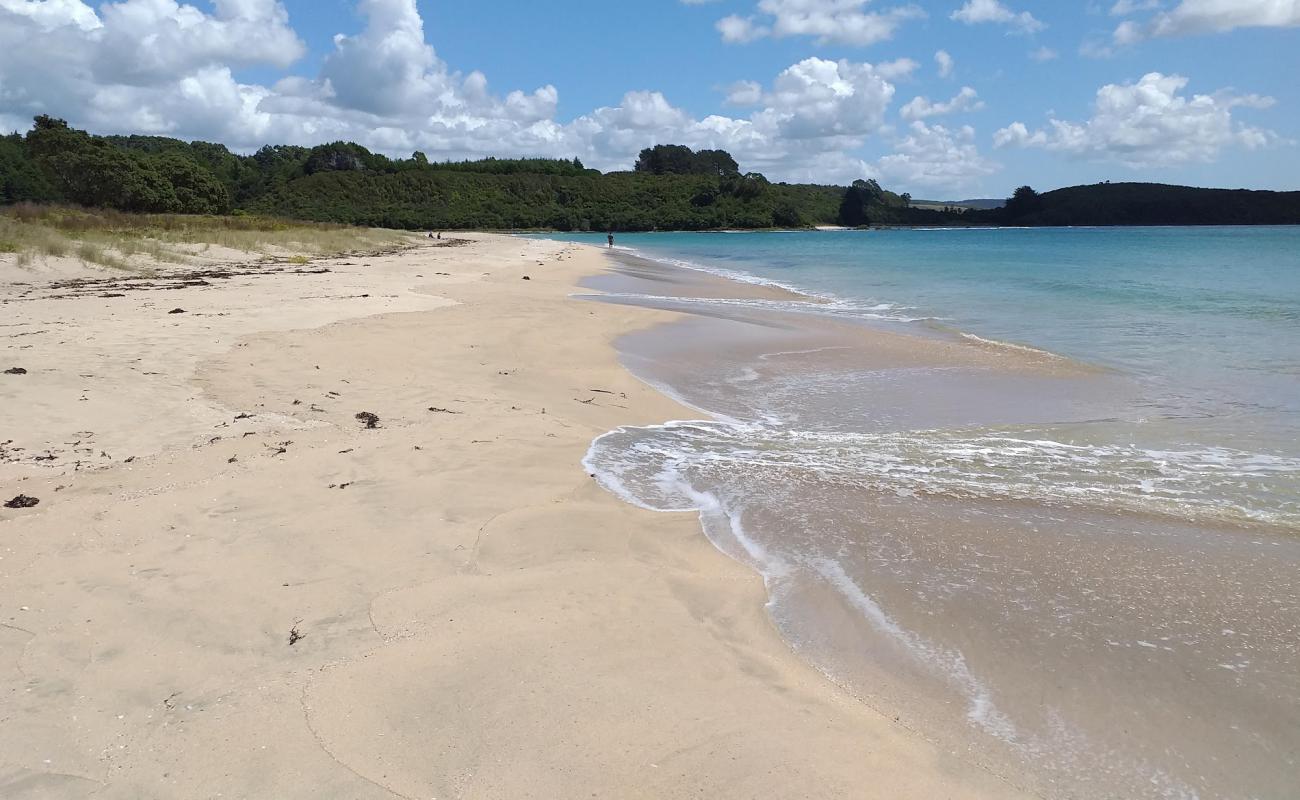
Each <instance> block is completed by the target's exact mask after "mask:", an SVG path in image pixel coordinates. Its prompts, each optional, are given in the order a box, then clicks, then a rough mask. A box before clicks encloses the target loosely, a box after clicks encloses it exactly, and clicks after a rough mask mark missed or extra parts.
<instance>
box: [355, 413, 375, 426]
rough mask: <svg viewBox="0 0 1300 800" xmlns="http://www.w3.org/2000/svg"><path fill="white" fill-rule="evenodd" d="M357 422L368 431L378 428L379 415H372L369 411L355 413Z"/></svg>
mask: <svg viewBox="0 0 1300 800" xmlns="http://www.w3.org/2000/svg"><path fill="white" fill-rule="evenodd" d="M357 421H358V422H360V423H361V424H363V425H365V426H366V428H368V429H373V428H378V427H379V415H378V414H372V413H370V412H369V411H360V412H357Z"/></svg>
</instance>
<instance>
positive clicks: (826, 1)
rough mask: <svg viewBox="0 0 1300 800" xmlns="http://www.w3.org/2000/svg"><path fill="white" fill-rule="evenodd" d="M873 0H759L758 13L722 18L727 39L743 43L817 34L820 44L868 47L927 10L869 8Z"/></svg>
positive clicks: (720, 27) (724, 35) (885, 38)
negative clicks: (769, 37) (770, 38)
mask: <svg viewBox="0 0 1300 800" xmlns="http://www.w3.org/2000/svg"><path fill="white" fill-rule="evenodd" d="M870 3H871V0H759V3H758V6H757V12H758V13H757V14H755V15H751V16H746V17H742V16H740V15H737V14H732V15H730V16H728V17H724V18H723V19H720V20H718V23H717V29H718V32H719V33H721V34H722V39H723V41H725V42H728V43H732V44H743V43H747V42H752V41H755V40H757V39H762V38H764V37H767V36H771V37H773V38H778V39H780V38H786V37H791V36H809V37H813V38H814V39H815V40H816V41H817V43H818V44H823V45H824V44H847V45H855V46H866V45H872V44H876V43H878V42H883V41H886V40H888V39H891V38H893V36H894V32H895V31H896V30H897V29H898V27H899V26H900V25H901V24H902V23H903V22H906V21H907V20H911V19H919V18H922V17H924V16H925V12H924V11H923V10H921V9H920V8H919V7H917V6H915V5H901V6H895V7H892V8H887V9H883V10H880V11H874V10H869V9H868V8H867V6H868V5H869V4H870Z"/></svg>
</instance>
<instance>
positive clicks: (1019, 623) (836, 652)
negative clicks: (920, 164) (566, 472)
mask: <svg viewBox="0 0 1300 800" xmlns="http://www.w3.org/2000/svg"><path fill="white" fill-rule="evenodd" d="M630 238H631V237H623V238H622V239H621V241H623V242H625V243H630V244H632V245H633V246H635V247H637V248H639V249H641V250H642V252H643V254H645V255H650V256H655V257H657V258H658V259H660V265H658V266H656V265H654V264H653V263H650V262H647V261H625V265H624V267H623V268H621V269H620V270H619V272H620V274H619V275H617V276H616V277H614V278H611V279H605V280H603V281H598V282H596V284H594V286H593V288H599V289H601V290H602V291H605V292H611V293H612V294H611V295H607V296H606V297H605V298H604V300H605V301H606V302H627V303H635V304H641V305H653V306H657V307H665V308H673V309H676V310H681V311H683V312H686V313H688V314H689V315H690V316H688V317H687V318H686V319H685V320H684V321H682V322H680V323H676V324H673V325H669V326H665V327H661V328H658V329H655V330H652V331H647V332H641V333H637V334H633V335H630V336H628V337H625V339H624V340H623V341H621V342H620V343H619V346H620V350H621V352H622V353H623V357H624V360H625V362H626V363H627V364H628V366H629V367H630V368H631V369H633V371H635V372H636V373H637V374H638V375H640V376H641V377H642V378H644V379H646V380H648V381H650V382H652V383H655V384H656V385H659V386H661V387H663V388H665V390H667V391H670V392H672V393H673V394H675V395H676V396H678V397H680V398H682V399H683V400H685V401H687V402H688V403H690V404H692V405H694V406H695V407H697V408H700V409H701V410H702V411H703V412H707V413H702V414H701V419H700V420H697V421H690V422H679V423H671V424H667V425H661V426H648V427H640V428H625V429H620V430H617V431H613V432H611V433H609V434H607V435H606V436H604V437H601V438H600V439H598V440H597V441H596V442H595V443H594V444H593V446H592V449H591V452H590V453H589V455H588V459H587V463H588V466H589V467H590V468H591V470H592V471H593V472H595V473H597V474H598V475H599V476H600V478H601V480H602V482H603V483H604V485H606V486H607V487H608V488H610V489H611V490H613V491H615V492H617V493H619V494H620V495H622V496H623V497H625V498H626V499H628V500H629V501H631V502H635V503H638V504H640V505H643V506H646V507H649V508H654V509H660V510H699V511H700V512H701V518H702V521H703V523H704V526H705V529H706V532H707V533H708V534H709V536H710V538H711V539H712V540H713V541H714V542H715V544H717V545H718V546H719V547H720V548H721V549H723V550H724V551H726V552H728V553H730V554H731V555H733V556H735V557H736V558H738V559H740V560H742V561H745V562H747V563H749V564H751V565H753V566H754V568H755V569H757V570H758V571H760V572H761V573H762V574H763V575H764V577H765V579H766V581H767V584H768V588H769V593H770V596H771V605H770V609H771V614H772V617H773V619H774V620H775V622H776V623H777V625H778V627H780V629H781V630H782V632H783V634H784V635H785V636H786V638H787V639H788V640H789V641H790V642H791V644H792V645H793V646H794V647H795V648H796V649H797V650H798V651H799V652H801V653H802V654H803V655H805V657H807V658H808V659H809V660H810V661H811V662H812V663H814V664H815V665H817V666H818V667H820V668H821V669H822V670H823V671H825V672H826V673H827V674H828V676H830V677H831V678H832V679H833V680H836V681H837V682H839V683H840V684H841V685H843V686H844V687H845V688H846V689H847V690H849V691H851V692H853V693H854V694H856V695H858V696H859V697H861V698H863V699H864V700H865V701H866V702H868V703H870V704H872V705H873V706H875V707H877V708H878V709H880V710H881V711H882V712H884V713H887V714H890V715H892V716H897V717H899V718H900V722H901V723H902V724H905V725H909V726H911V727H914V728H915V729H917V730H919V731H921V732H922V733H924V734H925V735H927V736H930V737H932V738H934V739H936V740H937V741H940V742H941V743H943V744H945V745H947V746H949V747H951V748H953V749H955V750H959V751H962V752H964V753H966V754H967V755H968V756H969V757H970V758H972V759H973V760H976V761H979V762H981V763H985V764H987V765H989V766H991V767H993V768H995V769H998V770H1000V771H1002V772H1004V773H1005V774H1008V775H1011V776H1012V777H1013V778H1014V779H1016V780H1019V781H1022V782H1024V783H1025V784H1027V785H1030V786H1033V787H1035V788H1037V789H1039V790H1041V791H1044V792H1045V793H1046V794H1047V795H1049V796H1054V797H1055V796H1059V797H1112V796H1150V797H1290V796H1294V794H1293V793H1294V787H1295V786H1296V785H1300V766H1298V762H1297V759H1298V758H1300V756H1298V753H1300V666H1298V665H1300V570H1298V569H1297V567H1300V435H1297V433H1298V429H1297V425H1298V424H1300V423H1298V422H1297V414H1298V413H1300V369H1297V363H1298V360H1300V231H1292V230H1283V229H1256V230H1245V231H1242V230H1221V229H1209V230H1205V229H1195V230H1188V229H1159V230H1138V231H1134V230H1124V231H1101V230H1094V231H962V232H949V231H943V232H905V231H899V232H889V233H870V234H859V233H844V234H823V233H816V234H814V233H805V234H750V235H700V234H695V235H664V236H648V237H645V238H644V240H639V239H638V240H632V241H631V242H628V240H629V239H630ZM1234 253H1235V256H1233V254H1234ZM670 262H672V263H676V264H677V265H678V266H679V267H680V266H681V265H682V264H683V263H686V264H687V265H688V266H690V267H691V268H693V269H697V270H698V269H704V270H709V271H713V272H717V273H721V274H728V273H731V272H734V271H735V270H737V269H743V270H745V271H746V272H747V273H748V274H749V276H748V277H747V280H748V281H749V282H750V284H751V285H752V284H754V283H757V282H762V281H776V282H780V283H782V284H785V285H789V286H804V287H807V288H808V289H810V290H813V291H814V292H816V293H817V295H818V297H817V300H816V301H815V302H813V301H809V299H807V298H803V299H799V298H784V297H782V295H781V294H780V293H776V294H772V293H767V294H762V293H759V294H762V296H757V295H756V294H755V293H754V292H751V291H748V290H738V291H736V292H734V293H733V294H734V295H735V296H734V297H733V298H730V299H728V298H725V297H721V298H720V297H719V294H724V295H725V294H726V293H725V292H719V291H717V290H716V288H713V289H711V290H710V291H707V292H701V291H698V287H692V285H691V283H690V282H689V281H679V280H676V279H673V278H671V277H668V276H671V275H672V270H673V269H674V267H672V266H669V265H668V264H669V263H670ZM657 270H658V271H662V273H661V275H659V276H658V277H656V275H655V273H656V271H657ZM683 295H684V296H683ZM701 295H704V296H701ZM972 337H978V338H977V339H976V338H972ZM986 340H994V341H1000V342H1008V343H1014V344H1016V345H1019V346H1023V347H1025V348H1028V349H1023V350H1022V349H1020V348H1019V347H1016V348H1011V347H1003V346H997V345H989V344H988V343H987V341H986ZM1044 350H1046V351H1050V352H1052V353H1056V354H1059V355H1060V356H1063V357H1060V358H1058V357H1055V356H1051V355H1046V354H1044V353H1043V352H1042V351H1044Z"/></svg>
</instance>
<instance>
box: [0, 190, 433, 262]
mask: <svg viewBox="0 0 1300 800" xmlns="http://www.w3.org/2000/svg"><path fill="white" fill-rule="evenodd" d="M408 241H409V234H405V233H402V232H400V231H389V230H381V229H376V228H361V227H356V226H350V225H340V224H334V223H320V222H302V221H296V220H284V219H277V218H274V217H262V216H254V215H245V214H234V215H230V216H203V215H185V214H130V213H125V212H121V211H113V210H110V209H86V208H76V207H69V206H47V205H33V204H27V203H20V204H17V205H14V206H10V207H8V208H4V209H0V255H2V254H10V253H16V254H17V262H18V264H19V266H26V265H29V264H31V263H33V262H34V261H36V260H37V259H43V258H66V257H71V258H75V259H78V260H80V261H82V262H84V263H87V264H95V265H99V266H102V267H109V268H113V269H132V268H149V267H151V266H158V265H162V264H186V263H190V262H192V261H193V260H195V259H196V258H197V257H201V256H203V255H206V254H211V250H212V248H214V247H216V248H224V249H228V250H234V251H239V252H241V253H258V254H266V255H277V256H286V257H288V258H290V259H292V260H295V263H306V262H307V261H308V260H310V258H312V257H319V256H335V255H343V254H347V253H358V252H372V251H376V250H388V249H392V248H396V247H400V246H401V245H403V244H405V243H406V242H408Z"/></svg>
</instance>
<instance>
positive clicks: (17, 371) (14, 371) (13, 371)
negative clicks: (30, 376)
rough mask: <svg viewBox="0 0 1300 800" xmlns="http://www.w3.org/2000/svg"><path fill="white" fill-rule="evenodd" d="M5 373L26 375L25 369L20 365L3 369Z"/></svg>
mask: <svg viewBox="0 0 1300 800" xmlns="http://www.w3.org/2000/svg"><path fill="white" fill-rule="evenodd" d="M5 374H6V375H26V374H27V370H25V369H23V368H22V367H10V368H9V369H7V370H5Z"/></svg>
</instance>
